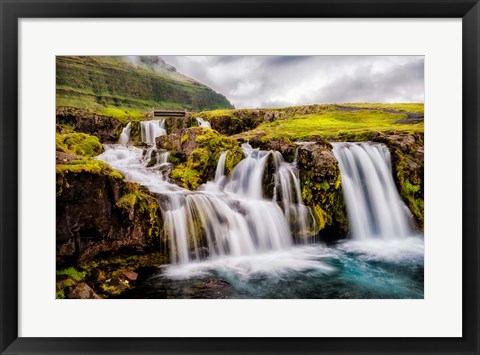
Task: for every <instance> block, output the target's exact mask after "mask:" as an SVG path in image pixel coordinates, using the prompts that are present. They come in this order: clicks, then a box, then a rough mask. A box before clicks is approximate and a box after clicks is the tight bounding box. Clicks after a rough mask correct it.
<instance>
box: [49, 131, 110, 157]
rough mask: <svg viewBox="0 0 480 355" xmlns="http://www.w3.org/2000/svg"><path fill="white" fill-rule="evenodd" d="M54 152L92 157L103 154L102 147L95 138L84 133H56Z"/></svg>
mask: <svg viewBox="0 0 480 355" xmlns="http://www.w3.org/2000/svg"><path fill="white" fill-rule="evenodd" d="M55 142H56V150H57V151H60V152H64V153H68V154H76V155H82V156H85V157H93V156H96V155H99V154H101V153H102V152H103V146H102V144H101V143H100V141H99V140H98V138H97V137H94V136H91V135H89V134H85V133H63V134H62V133H57V134H56V135H55Z"/></svg>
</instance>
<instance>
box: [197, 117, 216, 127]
mask: <svg viewBox="0 0 480 355" xmlns="http://www.w3.org/2000/svg"><path fill="white" fill-rule="evenodd" d="M197 123H198V126H199V127H204V128H212V126H210V122H208V121H205V120H204V119H203V118H200V117H197Z"/></svg>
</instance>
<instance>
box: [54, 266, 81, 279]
mask: <svg viewBox="0 0 480 355" xmlns="http://www.w3.org/2000/svg"><path fill="white" fill-rule="evenodd" d="M62 275H64V276H68V277H69V278H71V279H73V280H75V281H82V280H83V279H84V278H85V272H83V271H78V270H77V269H75V268H74V267H69V268H66V269H63V270H57V276H62Z"/></svg>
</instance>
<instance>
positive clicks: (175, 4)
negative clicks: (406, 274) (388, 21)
mask: <svg viewBox="0 0 480 355" xmlns="http://www.w3.org/2000/svg"><path fill="white" fill-rule="evenodd" d="M0 11H1V57H0V60H1V97H0V100H1V101H0V107H1V119H0V134H1V140H0V149H1V153H0V154H1V155H0V156H1V162H0V163H1V168H0V182H1V186H0V206H1V211H0V228H1V236H0V237H1V238H0V253H1V255H0V267H1V269H0V292H1V293H0V328H1V331H0V337H1V338H0V352H1V353H2V354H27V353H32V354H33V353H35V354H69V353H72V354H73V353H75V354H80V353H85V354H87V353H88V354H105V353H109V354H157V353H158V354H169V353H172V354H177V353H178V354H179V353H182V354H190V353H192V354H200V353H202V354H209V353H211V354H229V353H231V354H233V353H235V354H244V353H245V354H247V353H248V354H267V353H272V354H280V353H282V354H302V353H305V354H307V353H308V354H340V353H341V354H346V353H348V354H379V353H385V354H386V353H389V354H394V353H395V354H420V353H422V354H423V353H424V354H427V353H428V354H479V353H480V347H479V333H480V329H479V299H480V295H479V278H480V273H479V261H478V260H479V258H480V251H479V242H478V238H479V233H478V231H479V220H480V219H479V218H478V217H479V215H478V212H479V209H478V207H479V194H478V192H479V191H478V178H479V168H480V164H479V149H480V144H479V138H480V135H479V124H478V120H479V118H480V111H479V100H480V92H479V85H480V81H479V63H480V58H479V54H480V53H479V49H480V47H479V44H480V41H479V35H480V22H479V19H480V5H479V3H478V0H414V1H412V0H325V1H323V0H297V1H295V0H280V1H269V0H244V1H240V0H230V1H224V0H223V1H222V0H176V1H173V0H138V1H135V0H121V1H105V0H103V1H89V0H76V1H59V0H38V1H35V0H27V1H14V0H0ZM88 17H92V18H103V17H105V18H110V17H121V18H125V17H135V18H148V17H187V18H191V17H223V18H229V17H257V18H258V17H286V18H292V17H298V18H302V17H309V18H311V17H322V18H329V17H330V18H332V17H345V18H355V17H367V18H380V17H387V18H395V17H402V18H423V17H424V18H435V17H440V18H462V19H463V29H462V31H463V32H462V35H463V37H462V38H463V39H462V41H463V43H462V45H463V118H462V120H463V121H462V122H463V128H462V129H463V143H462V149H463V153H462V161H463V179H462V183H463V196H462V197H463V202H462V203H463V219H462V223H463V227H462V237H463V247H462V248H463V261H462V263H463V265H462V267H463V276H462V277H463V310H462V312H463V336H462V337H461V338H19V337H18V316H17V315H18V301H17V299H18V281H17V275H18V264H17V262H18V247H17V237H18V206H19V205H18V178H19V175H18V152H17V143H18V139H19V137H18V127H17V126H18V120H17V117H18V97H17V93H18V88H19V87H18V50H17V48H18V23H17V22H18V20H19V19H20V18H88ZM446 70H448V69H446ZM438 223H442V222H440V221H439V222H438ZM437 321H442V318H441V316H440V315H439V319H438V320H437Z"/></svg>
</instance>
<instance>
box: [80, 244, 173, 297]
mask: <svg viewBox="0 0 480 355" xmlns="http://www.w3.org/2000/svg"><path fill="white" fill-rule="evenodd" d="M167 262H168V259H167V258H166V257H165V256H164V255H162V254H161V253H158V252H156V253H149V254H144V255H124V254H119V255H115V256H111V257H109V258H97V259H95V260H90V261H85V262H83V263H81V264H80V265H79V267H80V268H81V269H82V270H84V271H85V273H86V282H87V283H88V284H89V285H90V286H91V287H92V288H93V289H94V290H95V292H97V293H98V294H99V295H101V296H103V297H107V298H108V297H112V296H113V297H114V296H119V295H121V294H122V293H123V292H125V291H126V290H128V289H131V288H132V284H131V283H129V282H128V280H127V279H126V278H125V276H124V275H123V273H124V272H125V271H127V270H129V271H137V270H138V269H139V268H142V267H157V266H160V265H163V264H166V263H167ZM114 281H115V282H114Z"/></svg>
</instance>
